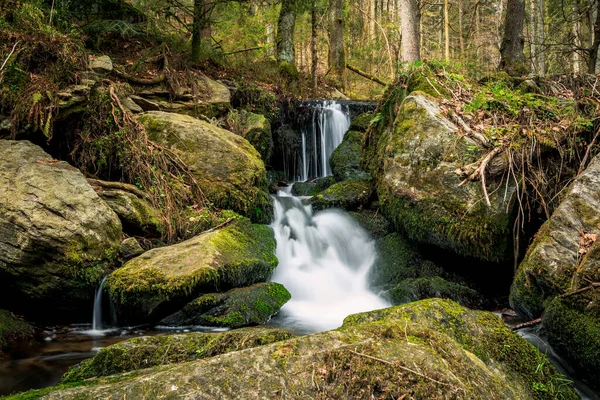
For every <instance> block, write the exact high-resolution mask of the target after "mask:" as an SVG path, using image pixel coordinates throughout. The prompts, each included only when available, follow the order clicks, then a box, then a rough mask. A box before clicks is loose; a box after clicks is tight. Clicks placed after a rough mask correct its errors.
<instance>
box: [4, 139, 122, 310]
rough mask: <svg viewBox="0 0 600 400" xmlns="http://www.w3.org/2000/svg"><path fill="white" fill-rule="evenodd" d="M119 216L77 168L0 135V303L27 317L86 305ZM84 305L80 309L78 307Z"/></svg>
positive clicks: (111, 255) (110, 257)
mask: <svg viewBox="0 0 600 400" xmlns="http://www.w3.org/2000/svg"><path fill="white" fill-rule="evenodd" d="M120 242H121V223H120V222H119V218H118V217H117V215H116V214H115V213H114V212H113V211H112V210H111V209H110V208H109V207H108V206H107V205H106V204H105V203H104V202H103V201H102V200H100V198H99V197H98V195H97V194H96V192H95V191H94V190H93V189H92V187H91V186H90V185H89V184H88V182H87V181H86V179H85V178H84V176H83V175H82V174H81V172H79V170H77V169H76V168H73V167H71V166H70V165H69V164H67V163H66V162H62V161H57V160H53V159H52V157H50V156H49V155H48V154H46V153H45V152H44V151H43V150H42V149H41V148H39V147H38V146H35V145H33V144H31V143H30V142H27V141H7V140H0V303H2V304H10V308H11V309H12V310H15V311H19V312H22V313H24V314H26V315H29V316H31V317H33V318H36V317H43V318H50V317H60V316H61V315H62V316H63V318H64V316H65V315H68V318H69V319H70V321H73V320H74V319H75V318H76V316H79V315H78V314H75V315H74V314H72V312H73V311H75V310H78V311H80V312H81V311H83V312H85V313H86V314H87V313H89V309H90V308H88V306H84V307H82V305H89V307H91V302H92V300H93V296H94V289H95V288H96V287H97V285H98V283H99V282H100V280H101V278H102V276H103V275H104V274H105V273H106V271H107V269H108V268H109V267H110V266H112V263H113V261H114V260H115V259H116V257H117V253H118V249H119V244H120ZM84 309H85V310H84Z"/></svg>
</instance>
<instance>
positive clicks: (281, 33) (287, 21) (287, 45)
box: [277, 0, 296, 64]
mask: <svg viewBox="0 0 600 400" xmlns="http://www.w3.org/2000/svg"><path fill="white" fill-rule="evenodd" d="M295 6H296V4H295V0H282V2H281V11H280V12H279V22H278V23H277V61H279V62H280V63H281V62H283V61H285V62H287V63H290V64H294V63H295V60H294V53H295V51H294V29H295V27H296V7H295Z"/></svg>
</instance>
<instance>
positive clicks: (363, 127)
mask: <svg viewBox="0 0 600 400" xmlns="http://www.w3.org/2000/svg"><path fill="white" fill-rule="evenodd" d="M372 119H373V114H371V113H362V114H359V115H357V116H355V117H353V118H352V120H351V121H350V128H348V131H357V132H366V131H367V129H369V126H371V120H372Z"/></svg>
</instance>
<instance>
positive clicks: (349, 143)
mask: <svg viewBox="0 0 600 400" xmlns="http://www.w3.org/2000/svg"><path fill="white" fill-rule="evenodd" d="M363 138H364V134H362V133H360V132H358V131H348V132H346V134H345V135H344V140H343V141H342V143H341V144H340V145H339V146H338V147H337V148H336V149H335V150H334V151H333V153H332V154H331V158H330V159H329V164H330V165H331V171H332V172H333V175H334V176H335V178H336V179H337V180H338V181H344V180H357V179H371V175H370V174H369V173H368V172H365V171H363V170H362V169H361V167H360V160H361V149H362V142H363Z"/></svg>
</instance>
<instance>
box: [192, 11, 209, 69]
mask: <svg viewBox="0 0 600 400" xmlns="http://www.w3.org/2000/svg"><path fill="white" fill-rule="evenodd" d="M209 1H210V0H194V22H193V25H192V61H193V62H196V63H197V62H199V61H200V60H201V59H202V47H204V46H210V45H211V36H212V29H211V26H210V4H209ZM207 42H208V43H207Z"/></svg>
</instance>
